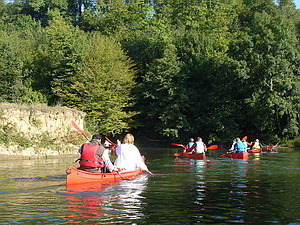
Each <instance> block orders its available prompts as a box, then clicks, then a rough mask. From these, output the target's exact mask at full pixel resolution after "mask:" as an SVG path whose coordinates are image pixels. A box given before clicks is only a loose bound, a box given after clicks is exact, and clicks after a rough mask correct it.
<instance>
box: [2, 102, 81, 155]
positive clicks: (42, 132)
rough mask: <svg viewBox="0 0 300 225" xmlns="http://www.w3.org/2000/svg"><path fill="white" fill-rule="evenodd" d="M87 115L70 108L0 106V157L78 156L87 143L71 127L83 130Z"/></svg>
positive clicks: (6, 104) (4, 104)
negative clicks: (84, 143)
mask: <svg viewBox="0 0 300 225" xmlns="http://www.w3.org/2000/svg"><path fill="white" fill-rule="evenodd" d="M84 116H85V114H84V113H82V112H80V111H77V110H75V109H70V108H66V107H49V106H45V105H37V104H36V105H16V104H8V103H1V104H0V154H1V155H17V156H24V157H47V156H50V155H53V156H58V155H62V154H64V155H65V154H76V152H77V150H78V146H79V145H80V144H82V142H84V141H85V139H83V138H82V135H81V134H79V133H78V132H77V131H76V130H75V129H74V128H73V127H72V125H71V121H72V120H73V121H76V124H77V125H78V126H79V127H80V128H83V120H84Z"/></svg>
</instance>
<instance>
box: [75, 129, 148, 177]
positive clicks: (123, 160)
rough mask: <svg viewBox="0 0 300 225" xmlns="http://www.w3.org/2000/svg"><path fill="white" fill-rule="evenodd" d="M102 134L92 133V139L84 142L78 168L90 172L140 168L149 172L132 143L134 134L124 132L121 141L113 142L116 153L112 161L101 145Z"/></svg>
mask: <svg viewBox="0 0 300 225" xmlns="http://www.w3.org/2000/svg"><path fill="white" fill-rule="evenodd" d="M102 140H103V135H101V134H94V135H93V137H92V140H91V141H89V142H88V143H84V144H83V145H82V146H81V147H80V149H79V150H78V152H79V153H80V158H79V159H78V160H77V161H79V165H80V167H79V168H78V169H80V170H84V171H87V172H91V173H103V172H113V171H120V170H127V171H134V170H137V169H142V170H144V171H147V172H149V170H148V168H147V166H146V165H145V163H144V159H143V157H142V156H141V154H140V152H139V150H138V148H137V147H136V146H135V145H134V136H133V135H132V134H130V133H128V134H126V135H125V137H124V140H123V143H122V144H121V143H118V144H115V147H116V148H115V153H116V155H117V158H116V160H115V161H114V163H112V162H111V160H110V157H109V154H108V150H107V149H106V148H105V147H104V146H103V145H102Z"/></svg>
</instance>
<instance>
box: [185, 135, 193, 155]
mask: <svg viewBox="0 0 300 225" xmlns="http://www.w3.org/2000/svg"><path fill="white" fill-rule="evenodd" d="M194 145H195V140H194V138H190V141H189V143H188V144H187V145H186V150H185V151H184V152H190V151H192V150H193V149H194Z"/></svg>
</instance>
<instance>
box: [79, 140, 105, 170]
mask: <svg viewBox="0 0 300 225" xmlns="http://www.w3.org/2000/svg"><path fill="white" fill-rule="evenodd" d="M99 146H100V145H89V144H88V143H85V144H83V147H82V151H81V156H80V159H79V164H80V165H81V166H88V167H96V168H102V167H104V161H103V159H102V158H98V157H97V156H96V152H97V149H98V148H99Z"/></svg>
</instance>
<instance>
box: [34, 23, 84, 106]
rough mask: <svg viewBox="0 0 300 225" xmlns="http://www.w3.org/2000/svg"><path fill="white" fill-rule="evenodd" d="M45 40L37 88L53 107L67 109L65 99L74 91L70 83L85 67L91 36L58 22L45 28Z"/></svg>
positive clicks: (37, 63)
mask: <svg viewBox="0 0 300 225" xmlns="http://www.w3.org/2000/svg"><path fill="white" fill-rule="evenodd" d="M41 39H42V40H41V43H40V45H39V48H38V53H37V55H36V58H35V71H34V76H33V77H34V80H35V84H34V88H35V89H37V90H40V91H41V92H42V93H43V94H44V95H45V96H46V97H47V98H48V102H49V104H58V103H59V104H63V105H66V104H67V102H65V101H67V100H66V99H62V96H63V95H64V93H65V92H68V91H69V90H70V85H69V80H70V79H71V78H72V77H73V76H75V75H76V74H77V73H78V71H79V69H80V67H81V63H82V57H83V54H84V51H85V48H86V45H87V43H88V40H87V36H86V35H85V34H84V32H82V31H80V30H79V29H78V28H74V27H73V26H71V25H68V24H67V23H65V22H64V21H62V20H59V19H55V20H53V21H52V22H51V23H50V25H49V26H48V27H47V28H45V30H44V36H43V37H41Z"/></svg>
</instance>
